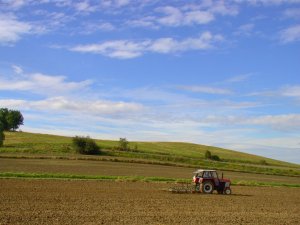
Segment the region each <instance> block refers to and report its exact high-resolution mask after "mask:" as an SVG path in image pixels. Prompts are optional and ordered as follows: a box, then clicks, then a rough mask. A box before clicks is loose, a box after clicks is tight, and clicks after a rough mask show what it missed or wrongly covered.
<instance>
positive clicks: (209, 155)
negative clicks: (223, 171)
mask: <svg viewBox="0 0 300 225" xmlns="http://www.w3.org/2000/svg"><path fill="white" fill-rule="evenodd" d="M205 158H206V159H211V152H210V151H208V150H207V151H206V152H205Z"/></svg>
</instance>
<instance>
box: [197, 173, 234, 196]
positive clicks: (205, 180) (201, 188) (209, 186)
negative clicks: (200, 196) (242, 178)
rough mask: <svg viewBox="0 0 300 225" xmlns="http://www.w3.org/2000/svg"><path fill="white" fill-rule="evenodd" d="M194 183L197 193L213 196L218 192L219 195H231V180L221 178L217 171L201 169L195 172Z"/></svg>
mask: <svg viewBox="0 0 300 225" xmlns="http://www.w3.org/2000/svg"><path fill="white" fill-rule="evenodd" d="M193 183H195V190H196V192H202V193H205V194H211V193H213V191H214V190H216V191H217V192H218V193H219V194H231V188H230V184H231V181H230V180H229V179H224V178H223V173H222V177H221V178H219V176H218V173H217V171H216V170H205V169H199V170H196V171H195V172H194V177H193Z"/></svg>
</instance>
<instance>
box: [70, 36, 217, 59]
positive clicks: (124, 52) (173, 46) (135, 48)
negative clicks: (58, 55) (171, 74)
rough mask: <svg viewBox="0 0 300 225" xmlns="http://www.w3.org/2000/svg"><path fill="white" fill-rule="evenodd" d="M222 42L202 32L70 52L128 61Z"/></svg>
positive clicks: (104, 45) (88, 46)
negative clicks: (180, 38) (149, 53)
mask: <svg viewBox="0 0 300 225" xmlns="http://www.w3.org/2000/svg"><path fill="white" fill-rule="evenodd" d="M222 40H223V37H222V36H221V35H213V34H211V33H210V32H203V33H202V34H200V35H199V36H198V37H195V38H186V39H183V40H175V39H173V38H159V39H156V40H143V41H136V42H134V41H129V40H116V41H106V42H103V43H100V44H87V45H77V46H75V47H72V48H70V49H69V50H71V51H76V52H83V53H84V52H86V53H95V54H101V55H104V56H108V57H111V58H120V59H129V58H136V57H138V56H141V55H143V54H145V53H147V52H153V53H164V54H167V53H174V52H175V53H176V52H184V51H187V50H206V49H210V48H213V47H214V45H215V44H216V43H217V42H220V41H222Z"/></svg>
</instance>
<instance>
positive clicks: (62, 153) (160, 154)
mask: <svg viewBox="0 0 300 225" xmlns="http://www.w3.org/2000/svg"><path fill="white" fill-rule="evenodd" d="M5 135H6V140H5V142H4V146H3V147H2V148H0V157H41V156H43V157H45V156H48V157H64V158H68V157H72V158H80V159H83V158H88V159H90V160H111V161H125V162H141V163H155V164H165V165H178V166H191V167H202V168H216V169H222V170H231V171H243V172H253V173H264V174H278V175H296V176H299V175H300V166H299V165H297V164H292V163H287V162H282V161H278V160H273V159H269V158H265V157H261V156H257V155H251V154H246V153H242V152H238V151H232V150H228V149H222V148H217V147H212V146H205V145H198V144H191V143H177V142H130V147H131V149H134V150H131V151H126V152H124V151H117V150H114V147H115V146H117V145H118V141H110V140H96V142H97V144H98V145H99V146H100V147H101V149H102V153H101V155H99V156H82V155H78V154H76V153H75V151H74V150H73V148H72V138H71V137H63V136H55V135H47V134H34V133H26V132H7V133H5ZM206 150H209V151H210V152H211V153H212V154H216V155H218V156H219V157H220V158H221V161H212V160H207V159H205V157H204V154H205V151H206Z"/></svg>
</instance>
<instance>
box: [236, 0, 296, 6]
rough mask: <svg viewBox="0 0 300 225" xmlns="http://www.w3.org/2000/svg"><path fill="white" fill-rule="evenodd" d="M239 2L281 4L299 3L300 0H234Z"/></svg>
mask: <svg viewBox="0 0 300 225" xmlns="http://www.w3.org/2000/svg"><path fill="white" fill-rule="evenodd" d="M234 1H235V2H237V3H245V2H246V3H249V4H251V5H265V6H272V5H281V4H298V3H300V0H234Z"/></svg>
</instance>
